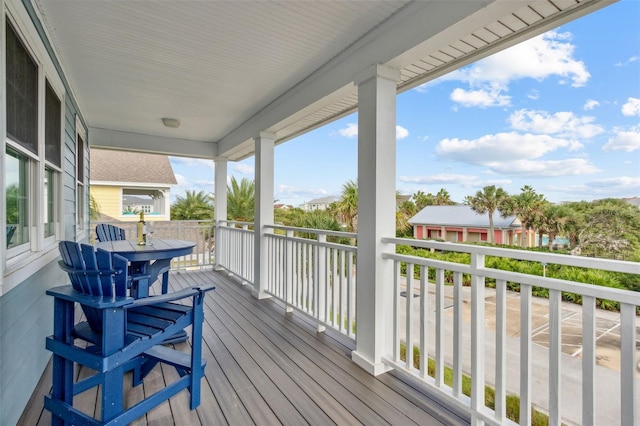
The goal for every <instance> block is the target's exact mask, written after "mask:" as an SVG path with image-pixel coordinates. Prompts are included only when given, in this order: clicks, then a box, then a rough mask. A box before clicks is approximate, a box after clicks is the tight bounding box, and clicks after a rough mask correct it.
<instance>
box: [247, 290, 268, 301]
mask: <svg viewBox="0 0 640 426" xmlns="http://www.w3.org/2000/svg"><path fill="white" fill-rule="evenodd" d="M251 295H252V296H253V297H255V298H256V299H258V300H262V299H270V298H271V295H270V294H268V293H267V292H266V291H258V290H251Z"/></svg>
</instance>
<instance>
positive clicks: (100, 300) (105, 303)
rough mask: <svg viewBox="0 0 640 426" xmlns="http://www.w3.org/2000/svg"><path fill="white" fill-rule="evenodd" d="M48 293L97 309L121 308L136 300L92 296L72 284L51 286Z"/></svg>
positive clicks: (131, 298)
mask: <svg viewBox="0 0 640 426" xmlns="http://www.w3.org/2000/svg"><path fill="white" fill-rule="evenodd" d="M47 294H48V295H49V296H53V297H55V298H57V299H62V300H66V301H68V302H76V303H79V304H81V305H84V306H89V307H91V308H95V309H108V308H119V307H122V306H127V305H130V304H132V303H133V302H134V300H135V299H134V298H133V297H104V296H92V295H89V294H84V293H80V292H79V291H76V290H74V289H73V287H72V286H70V285H63V286H60V287H54V288H51V289H49V290H47Z"/></svg>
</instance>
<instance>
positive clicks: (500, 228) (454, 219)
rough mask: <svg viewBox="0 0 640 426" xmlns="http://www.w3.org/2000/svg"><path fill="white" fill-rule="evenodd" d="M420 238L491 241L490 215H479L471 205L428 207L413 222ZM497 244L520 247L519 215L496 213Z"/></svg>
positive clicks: (412, 219)
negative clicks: (517, 216) (507, 215)
mask: <svg viewBox="0 0 640 426" xmlns="http://www.w3.org/2000/svg"><path fill="white" fill-rule="evenodd" d="M409 223H411V225H413V236H414V238H417V239H441V240H445V241H450V242H482V241H488V240H489V238H488V236H489V215H488V214H478V213H476V212H475V211H473V210H472V209H471V207H469V206H427V207H425V208H423V209H422V210H420V212H418V214H416V215H415V216H413V217H412V218H411V219H409ZM493 227H494V238H493V242H494V243H496V244H509V245H516V244H517V241H518V236H519V235H520V232H521V229H520V227H521V223H520V220H519V219H518V218H516V217H515V216H509V217H506V218H504V217H502V215H501V214H500V213H498V212H495V213H494V214H493Z"/></svg>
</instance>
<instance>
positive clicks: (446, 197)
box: [435, 188, 455, 206]
mask: <svg viewBox="0 0 640 426" xmlns="http://www.w3.org/2000/svg"><path fill="white" fill-rule="evenodd" d="M435 203H436V204H437V205H439V206H451V205H454V204H455V203H454V202H453V200H451V194H449V191H447V190H446V189H444V188H440V191H438V193H437V194H436V199H435Z"/></svg>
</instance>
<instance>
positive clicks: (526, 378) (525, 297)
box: [520, 284, 531, 426]
mask: <svg viewBox="0 0 640 426" xmlns="http://www.w3.org/2000/svg"><path fill="white" fill-rule="evenodd" d="M520 424H521V425H527V426H528V425H530V424H531V286H530V285H524V284H520Z"/></svg>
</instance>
